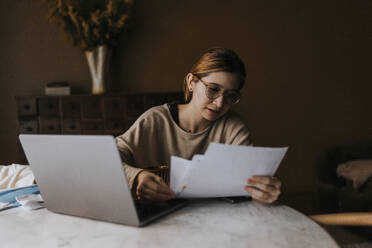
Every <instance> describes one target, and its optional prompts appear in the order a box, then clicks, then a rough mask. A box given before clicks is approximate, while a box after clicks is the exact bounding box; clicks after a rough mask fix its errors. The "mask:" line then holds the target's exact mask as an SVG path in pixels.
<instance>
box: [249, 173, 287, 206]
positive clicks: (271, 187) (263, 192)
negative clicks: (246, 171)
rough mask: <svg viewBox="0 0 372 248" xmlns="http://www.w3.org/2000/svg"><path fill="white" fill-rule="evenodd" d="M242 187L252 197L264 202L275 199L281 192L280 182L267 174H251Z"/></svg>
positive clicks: (270, 201)
mask: <svg viewBox="0 0 372 248" xmlns="http://www.w3.org/2000/svg"><path fill="white" fill-rule="evenodd" d="M247 184H250V185H249V186H248V185H246V186H244V189H245V190H246V191H247V192H248V193H249V194H250V195H251V196H252V198H253V199H255V200H258V201H260V202H264V203H272V202H274V201H276V200H277V199H278V197H279V195H280V193H281V191H280V187H281V185H282V183H281V182H280V180H279V179H278V178H276V177H269V176H252V177H250V178H248V180H247Z"/></svg>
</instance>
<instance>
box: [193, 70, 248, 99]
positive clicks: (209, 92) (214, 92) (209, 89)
mask: <svg viewBox="0 0 372 248" xmlns="http://www.w3.org/2000/svg"><path fill="white" fill-rule="evenodd" d="M194 76H195V75H194ZM195 77H196V78H197V79H198V80H199V81H200V82H202V83H203V84H204V86H205V94H206V96H207V97H208V98H209V99H211V100H213V99H216V98H218V97H220V96H222V95H223V97H224V100H225V101H226V103H227V104H229V105H233V104H237V103H238V102H239V101H240V96H241V95H240V92H239V91H237V90H228V91H225V92H223V88H222V87H221V86H219V85H218V84H215V83H207V82H204V81H203V80H201V78H199V77H197V76H195Z"/></svg>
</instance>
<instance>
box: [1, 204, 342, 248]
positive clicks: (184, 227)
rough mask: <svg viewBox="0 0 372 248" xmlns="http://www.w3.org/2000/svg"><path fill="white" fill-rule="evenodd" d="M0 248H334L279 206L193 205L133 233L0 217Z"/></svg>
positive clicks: (41, 218)
mask: <svg viewBox="0 0 372 248" xmlns="http://www.w3.org/2000/svg"><path fill="white" fill-rule="evenodd" d="M0 247H7V248H11V247H38V248H39V247H48V248H49V247H146V248H150V247H161V248H165V247H177V248H182V247H187V248H190V247H213V248H216V247H224V248H226V247H245V248H246V247H296V248H300V247H326V248H332V247H338V245H337V244H336V242H335V241H334V240H333V239H332V238H331V237H330V236H329V235H328V233H327V232H325V231H324V230H323V229H322V228H321V227H320V226H319V225H318V224H316V223H315V222H313V221H312V220H310V219H309V218H307V217H306V216H305V215H303V214H301V213H299V212H297V211H296V210H293V209H292V208H290V207H287V206H284V205H279V204H278V205H266V204H261V203H257V202H244V203H238V204H230V203H227V202H223V201H221V200H200V201H193V202H191V203H190V204H189V205H188V206H186V207H184V208H182V209H180V210H178V211H176V212H174V213H171V214H170V215H167V216H164V217H162V218H161V219H158V220H157V221H155V222H152V223H150V224H149V225H147V226H145V227H142V228H136V227H130V226H124V225H118V224H112V223H106V222H100V221H95V220H90V219H84V218H79V217H73V216H67V215H61V214H56V213H53V212H50V211H48V210H47V209H41V210H35V211H28V210H25V209H22V208H14V209H9V210H6V211H2V212H0Z"/></svg>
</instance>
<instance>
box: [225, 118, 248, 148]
mask: <svg viewBox="0 0 372 248" xmlns="http://www.w3.org/2000/svg"><path fill="white" fill-rule="evenodd" d="M225 135H226V144H232V145H243V146H251V145H253V144H252V143H251V140H250V132H249V130H248V128H247V126H246V125H245V123H244V122H243V121H242V120H241V119H240V118H239V117H238V116H237V115H230V116H229V118H228V119H227V123H226V134H225Z"/></svg>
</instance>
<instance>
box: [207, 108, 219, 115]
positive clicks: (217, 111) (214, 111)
mask: <svg viewBox="0 0 372 248" xmlns="http://www.w3.org/2000/svg"><path fill="white" fill-rule="evenodd" d="M207 109H208V110H209V111H211V112H213V113H215V114H218V113H219V112H220V110H214V109H210V108H207Z"/></svg>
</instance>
